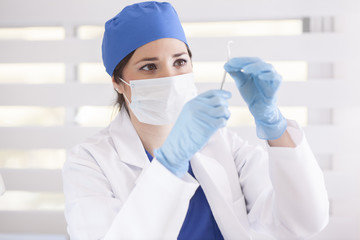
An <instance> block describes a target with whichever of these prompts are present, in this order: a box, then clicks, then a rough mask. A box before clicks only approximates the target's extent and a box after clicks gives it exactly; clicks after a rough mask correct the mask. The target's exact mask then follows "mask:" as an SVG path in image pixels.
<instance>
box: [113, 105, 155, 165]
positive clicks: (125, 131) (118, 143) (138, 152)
mask: <svg viewBox="0 0 360 240" xmlns="http://www.w3.org/2000/svg"><path fill="white" fill-rule="evenodd" d="M109 134H110V136H111V138H112V140H113V142H114V145H115V149H116V151H117V153H118V155H119V157H120V159H121V161H123V162H125V163H127V164H130V165H132V166H136V167H139V168H144V166H145V165H146V164H149V160H148V157H147V155H146V153H145V150H144V146H143V144H142V142H141V140H140V138H139V136H138V135H137V133H136V130H135V128H134V126H133V125H132V123H131V121H130V118H129V115H128V113H127V112H126V110H125V108H124V107H123V108H122V109H121V110H120V112H119V114H118V115H117V116H116V118H115V119H114V120H113V121H112V123H111V124H110V127H109ZM129 146H130V147H129Z"/></svg>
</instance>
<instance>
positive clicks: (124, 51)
mask: <svg viewBox="0 0 360 240" xmlns="http://www.w3.org/2000/svg"><path fill="white" fill-rule="evenodd" d="M160 38H175V39H179V40H181V41H183V42H184V43H186V44H187V41H186V37H185V33H184V30H183V28H182V26H181V23H180V20H179V17H178V15H177V13H176V11H175V9H174V8H173V7H172V6H171V4H170V3H168V2H154V1H151V2H142V3H136V4H133V5H129V6H127V7H125V8H124V9H123V10H122V11H121V12H120V13H118V14H117V15H116V16H115V17H114V18H112V19H110V20H109V21H107V22H106V23H105V32H104V38H103V42H102V58H103V62H104V66H105V68H106V72H107V73H108V74H109V75H110V76H112V75H113V72H114V70H115V67H116V66H117V65H118V64H119V62H120V61H121V60H122V59H123V58H124V57H126V56H127V55H128V54H129V53H131V52H132V51H134V50H136V49H137V48H139V47H141V46H143V45H145V44H146V43H149V42H152V41H155V40H157V39H160Z"/></svg>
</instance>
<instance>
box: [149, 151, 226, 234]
mask: <svg viewBox="0 0 360 240" xmlns="http://www.w3.org/2000/svg"><path fill="white" fill-rule="evenodd" d="M145 151H146V150H145ZM146 155H147V156H148V158H149V160H150V162H151V161H152V159H153V156H151V154H150V153H149V152H148V151H146ZM188 172H189V173H190V174H191V176H193V177H194V178H195V176H194V173H193V171H192V169H191V166H190V167H189V171H188ZM178 239H179V240H182V239H186V240H195V239H197V240H204V239H206V240H220V239H221V240H223V239H224V238H223V236H222V234H221V232H220V229H219V227H218V225H217V223H216V221H215V218H214V216H213V214H212V212H211V209H210V206H209V203H208V201H207V199H206V197H205V194H204V191H203V189H202V188H201V186H199V187H198V189H197V190H196V192H195V194H194V196H193V197H192V198H191V200H190V204H189V208H188V211H187V214H186V217H185V221H184V223H183V225H182V227H181V230H180V233H179V236H178Z"/></svg>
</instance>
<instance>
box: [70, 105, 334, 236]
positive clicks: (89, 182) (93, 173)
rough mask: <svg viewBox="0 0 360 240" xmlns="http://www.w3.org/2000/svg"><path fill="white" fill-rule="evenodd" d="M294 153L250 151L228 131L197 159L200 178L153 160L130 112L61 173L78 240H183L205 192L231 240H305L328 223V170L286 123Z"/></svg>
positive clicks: (122, 113)
mask: <svg viewBox="0 0 360 240" xmlns="http://www.w3.org/2000/svg"><path fill="white" fill-rule="evenodd" d="M288 125H289V126H288V131H289V133H290V135H291V137H292V138H293V140H294V141H295V143H296V144H297V147H296V148H278V147H268V151H264V150H263V149H262V148H260V147H254V146H250V145H249V144H248V143H247V142H246V141H244V140H242V139H241V138H240V137H239V136H237V135H236V134H234V133H232V132H231V131H230V130H228V129H226V128H223V129H221V130H219V131H218V132H217V133H215V135H214V136H213V137H212V138H211V139H210V141H209V142H208V144H207V145H206V146H205V147H204V149H203V150H202V151H200V152H198V153H197V154H195V155H194V157H193V158H192V159H191V165H192V168H193V172H194V174H195V176H196V179H194V178H193V177H192V176H191V175H189V174H186V175H185V177H184V178H183V179H180V178H178V177H176V176H175V175H173V174H172V173H171V172H170V171H168V170H167V169H166V168H165V167H164V166H163V165H162V164H161V163H159V162H158V161H157V160H156V159H155V158H154V160H153V161H152V162H151V163H150V161H149V160H148V157H147V155H146V153H145V151H144V147H143V145H142V143H141V141H140V139H139V137H138V135H137V133H136V131H135V129H134V127H133V125H132V124H131V122H130V119H129V116H128V114H127V113H126V111H125V110H122V111H120V113H119V114H118V116H117V117H116V118H115V120H114V121H113V122H112V123H111V124H110V125H109V126H108V127H107V128H105V129H104V130H102V131H101V132H100V133H98V134H97V135H95V136H93V137H92V138H90V139H88V140H87V141H86V142H84V143H82V144H80V145H78V146H76V147H75V148H74V149H73V150H72V151H71V153H70V155H69V158H68V159H67V161H66V163H65V165H64V168H63V179H64V193H65V199H66V207H65V216H66V220H67V223H68V231H69V234H70V236H71V239H82V240H83V239H111V240H113V239H114V240H115V239H176V238H177V235H178V233H179V231H180V229H181V226H182V223H183V221H184V219H185V216H186V213H187V209H188V205H189V201H190V199H191V197H192V196H193V195H194V193H195V190H196V189H197V187H198V186H199V184H200V185H201V186H202V188H203V190H204V192H205V195H206V198H207V200H208V202H209V204H210V207H211V210H212V212H213V215H214V217H215V220H216V222H217V224H218V226H219V228H220V230H221V233H222V234H223V236H224V238H225V239H251V235H250V228H252V229H255V230H257V231H264V232H267V233H270V234H272V235H273V236H274V237H275V238H276V239H287V240H288V239H304V238H306V237H308V236H311V235H313V234H315V233H317V232H319V231H321V230H322V229H323V228H324V227H325V226H326V224H327V222H328V216H329V213H328V211H329V203H328V198H327V192H326V189H325V184H324V179H323V174H322V172H321V170H320V168H319V166H318V164H317V162H316V159H315V158H314V156H313V154H312V152H311V150H310V148H309V146H308V144H307V142H306V139H305V137H304V135H303V132H302V130H301V129H299V127H298V126H297V125H296V123H294V122H292V121H288Z"/></svg>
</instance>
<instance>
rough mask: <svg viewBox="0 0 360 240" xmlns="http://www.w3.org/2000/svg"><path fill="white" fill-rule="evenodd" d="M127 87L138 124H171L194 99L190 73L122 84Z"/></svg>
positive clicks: (130, 103) (131, 107) (194, 90)
mask: <svg viewBox="0 0 360 240" xmlns="http://www.w3.org/2000/svg"><path fill="white" fill-rule="evenodd" d="M120 80H121V81H123V82H124V83H125V84H126V85H128V86H130V88H131V102H130V101H129V100H128V99H127V97H126V96H125V94H123V95H124V97H125V99H126V101H127V102H128V103H129V106H130V109H131V111H132V112H133V113H134V114H135V116H136V117H137V119H138V120H139V121H140V122H142V123H147V124H151V125H167V124H171V123H174V122H175V120H176V119H177V117H178V115H179V114H180V111H181V109H182V107H183V106H184V104H185V103H186V102H187V101H189V100H190V99H192V98H193V97H195V96H196V94H197V90H196V87H195V84H194V74H193V73H187V74H182V75H177V76H172V77H164V78H152V79H144V80H134V81H130V83H127V82H125V81H124V80H123V79H121V78H120Z"/></svg>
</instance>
